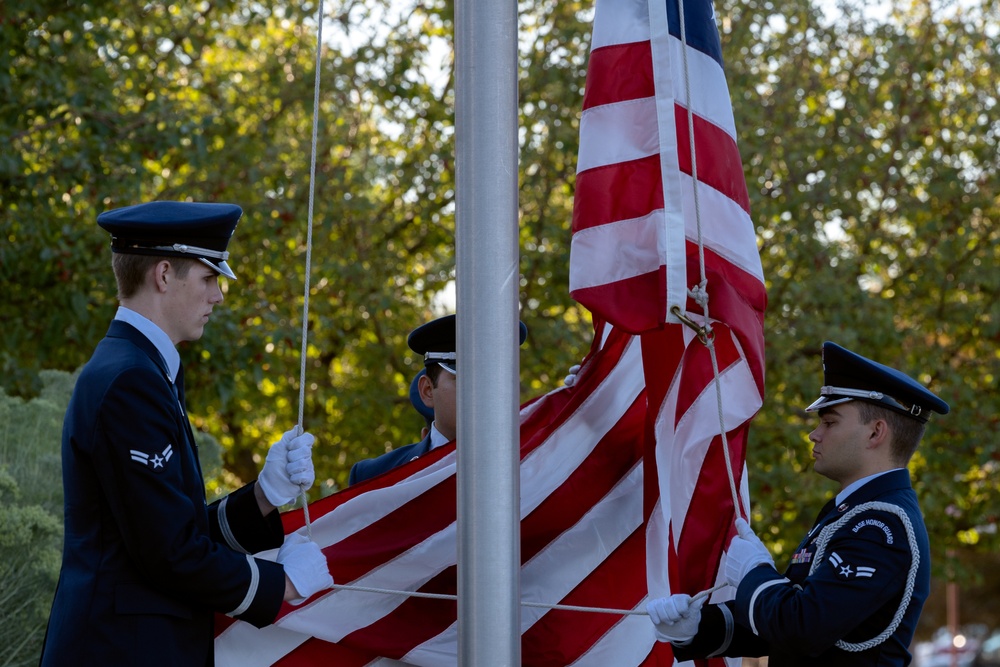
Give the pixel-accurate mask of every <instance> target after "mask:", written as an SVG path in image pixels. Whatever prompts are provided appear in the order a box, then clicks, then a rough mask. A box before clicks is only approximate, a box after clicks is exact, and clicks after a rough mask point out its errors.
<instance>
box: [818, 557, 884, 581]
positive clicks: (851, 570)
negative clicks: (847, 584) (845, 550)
mask: <svg viewBox="0 0 1000 667" xmlns="http://www.w3.org/2000/svg"><path fill="white" fill-rule="evenodd" d="M827 560H828V561H829V563H830V565H832V566H833V569H835V570H837V575H838V576H841V577H843V578H845V579H850V578H851V577H854V578H856V579H861V578H867V579H870V578H871V577H872V576H874V575H875V568H874V567H868V566H866V565H858V566H857V567H853V566H851V564H850V563H845V562H844V559H843V558H841V557H840V554H838V553H837V552H836V551H834V552H833V553H832V554H830V558H828V559H827Z"/></svg>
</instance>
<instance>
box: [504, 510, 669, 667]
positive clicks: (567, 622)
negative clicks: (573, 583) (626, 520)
mask: <svg viewBox="0 0 1000 667" xmlns="http://www.w3.org/2000/svg"><path fill="white" fill-rule="evenodd" d="M645 532H646V529H645V526H639V528H637V529H636V530H635V531H634V532H633V533H632V534H631V535H630V536H629V537H628V539H626V540H625V541H624V542H623V543H622V544H621V545H619V547H618V548H617V549H615V550H614V552H612V553H611V555H610V556H608V558H606V559H605V560H604V562H603V563H601V565H600V566H598V567H597V568H595V569H594V571H593V572H591V574H590V576H588V577H587V578H586V579H585V580H584V581H583V582H582V583H581V584H580V585H579V586H577V587H576V588H575V589H573V591H572V592H571V593H570V594H569V595H567V596H566V597H565V598H564V599H563V600H561V601H560V603H561V604H566V605H576V606H581V607H605V608H611V609H632V608H633V607H635V605H637V604H638V603H639V601H640V600H642V599H643V597H645V596H646V567H645V562H646V540H645ZM621 619H622V617H621V616H620V615H616V614H603V613H588V614H584V613H580V612H577V611H567V610H561V609H553V610H551V611H549V612H546V614H545V615H544V616H543V617H542V618H540V619H539V620H538V621H537V622H535V624H534V625H532V626H531V627H530V628H529V629H528V630H527V631H525V632H524V633H523V634H522V635H521V647H522V651H523V656H522V657H523V661H524V664H526V665H532V667H562V666H564V665H569V664H571V663H572V662H573V661H575V660H576V659H578V658H579V657H580V656H581V655H583V654H584V653H585V652H586V651H587V650H588V649H589V648H590V647H591V646H593V644H594V643H595V642H596V641H597V640H599V639H600V638H601V637H603V636H604V635H605V634H606V633H607V632H608V630H610V629H611V628H612V627H614V626H615V624H617V623H619V622H620V621H621ZM650 632H652V629H650Z"/></svg>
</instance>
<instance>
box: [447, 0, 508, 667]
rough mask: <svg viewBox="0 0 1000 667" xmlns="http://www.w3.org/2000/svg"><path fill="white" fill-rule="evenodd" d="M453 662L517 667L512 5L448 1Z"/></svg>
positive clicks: (493, 0)
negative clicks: (454, 443) (452, 157)
mask: <svg viewBox="0 0 1000 667" xmlns="http://www.w3.org/2000/svg"><path fill="white" fill-rule="evenodd" d="M455 75H456V76H455V139H456V149H455V152H456V176H455V182H456V190H455V202H456V208H455V216H456V225H455V226H456V271H457V273H456V291H457V305H456V313H457V316H458V321H457V336H458V339H457V349H456V352H457V355H458V375H457V381H458V407H457V410H458V415H457V416H458V420H457V421H458V425H457V427H458V434H457V440H458V463H457V469H458V480H457V485H458V492H457V494H458V498H457V502H458V526H457V528H458V663H459V665H461V666H462V667H516V666H517V665H520V664H521V632H520V520H519V513H520V512H519V504H520V503H519V497H520V478H519V467H518V462H519V454H518V451H519V444H520V443H519V441H520V435H519V429H518V419H517V411H518V402H519V400H518V399H519V391H518V376H519V370H520V366H519V363H518V341H517V335H518V334H517V332H518V328H517V327H518V325H517V322H518V308H517V302H518V289H519V272H518V238H517V220H518V202H517V191H518V184H517V176H518V148H517V120H518V113H517V5H516V3H515V2H514V0H458V1H457V2H456V3H455Z"/></svg>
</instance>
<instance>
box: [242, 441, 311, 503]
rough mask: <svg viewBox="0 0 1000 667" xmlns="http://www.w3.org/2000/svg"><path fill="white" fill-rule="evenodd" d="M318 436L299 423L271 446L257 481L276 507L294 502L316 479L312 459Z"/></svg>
mask: <svg viewBox="0 0 1000 667" xmlns="http://www.w3.org/2000/svg"><path fill="white" fill-rule="evenodd" d="M315 440H316V439H315V438H314V437H313V436H312V434H311V433H302V432H301V429H300V428H299V427H298V426H296V427H295V428H293V429H292V430H291V431H285V433H283V434H282V436H281V440H279V441H278V442H276V443H274V444H273V445H271V448H270V449H268V450H267V458H266V459H264V467H263V468H262V469H261V471H260V477H258V478H257V483H258V484H260V488H261V490H262V491H263V492H264V497H266V498H267V500H268V502H269V503H271V504H272V505H274V506H275V507H281V506H282V505H287V504H288V503H290V502H292V501H293V500H295V498H296V497H297V496H298V495H299V493H300V492H302V491H305V490H307V489H309V487H311V486H312V484H313V482H314V481H315V480H316V471H315V470H314V469H313V462H312V446H313V442H315Z"/></svg>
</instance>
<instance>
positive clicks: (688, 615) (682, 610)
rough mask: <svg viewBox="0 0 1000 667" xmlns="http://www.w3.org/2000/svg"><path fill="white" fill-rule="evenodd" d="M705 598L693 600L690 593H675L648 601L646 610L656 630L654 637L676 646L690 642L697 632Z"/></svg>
mask: <svg viewBox="0 0 1000 667" xmlns="http://www.w3.org/2000/svg"><path fill="white" fill-rule="evenodd" d="M705 599H706V598H705V597H702V598H698V599H697V600H695V599H693V598H692V597H691V596H690V595H686V594H684V593H677V594H674V595H671V596H670V597H667V598H657V599H655V600H651V601H650V602H648V603H647V604H646V611H647V612H649V620H651V621H652V622H653V628H654V629H655V630H656V639H657V640H659V641H661V642H670V643H672V644H677V645H678V646H684V645H686V644H690V643H691V640H692V639H694V636H695V635H696V634H698V624H699V623H700V622H701V608H702V606H703V605H704V604H705Z"/></svg>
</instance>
